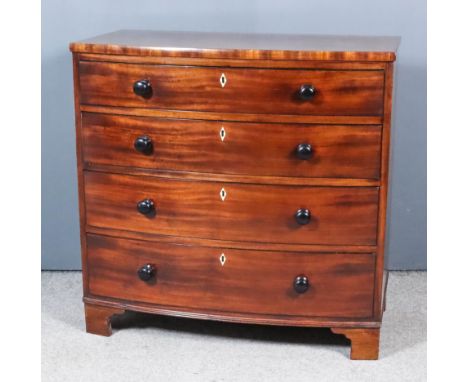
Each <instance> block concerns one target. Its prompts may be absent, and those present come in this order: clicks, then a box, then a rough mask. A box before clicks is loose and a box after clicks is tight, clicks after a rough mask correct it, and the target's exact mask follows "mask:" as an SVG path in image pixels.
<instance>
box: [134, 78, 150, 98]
mask: <svg viewBox="0 0 468 382" xmlns="http://www.w3.org/2000/svg"><path fill="white" fill-rule="evenodd" d="M133 92H134V93H135V94H136V95H138V96H140V97H144V98H149V97H151V95H152V94H153V88H152V87H151V83H150V82H149V80H139V81H136V82H135V83H134V84H133Z"/></svg>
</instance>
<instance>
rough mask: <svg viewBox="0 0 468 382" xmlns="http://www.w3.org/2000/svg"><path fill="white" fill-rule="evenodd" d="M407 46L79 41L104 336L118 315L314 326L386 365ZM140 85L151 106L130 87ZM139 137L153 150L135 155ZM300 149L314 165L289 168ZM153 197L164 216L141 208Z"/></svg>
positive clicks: (245, 39)
mask: <svg viewBox="0 0 468 382" xmlns="http://www.w3.org/2000/svg"><path fill="white" fill-rule="evenodd" d="M398 43H399V38H392V37H356V36H354V37H353V36H305V35H303V36H290V35H248V34H230V33H227V34H226V33H197V32H150V31H118V32H115V33H111V34H108V35H103V36H99V37H96V38H93V39H90V40H87V41H83V42H76V43H72V44H70V49H71V50H72V52H73V68H74V90H75V94H74V95H75V120H76V148H77V162H78V188H79V202H80V230H81V246H82V264H83V290H84V298H83V300H84V302H85V310H86V324H87V330H88V331H89V332H92V333H96V334H101V335H110V333H111V326H110V317H111V316H112V315H113V314H120V313H122V312H124V311H125V310H134V311H141V312H148V313H155V314H164V315H173V316H181V317H191V318H201V319H212V320H221V321H230V322H243V323H255V324H267V325H295V326H321V327H331V328H332V330H333V331H334V332H335V333H340V334H344V335H345V336H347V337H348V338H349V339H350V340H351V347H352V350H351V358H352V359H377V357H378V346H379V333H380V325H381V322H382V313H383V310H384V309H385V286H386V285H385V282H386V281H385V280H386V277H384V275H385V273H384V267H385V230H386V228H387V226H386V221H387V219H388V216H387V195H388V190H389V163H390V128H391V108H392V93H393V75H394V68H393V61H394V60H395V58H396V50H397V46H398ZM221 73H224V74H225V75H226V77H227V84H226V86H225V87H224V88H223V87H221V86H220V83H219V77H220V75H221ZM141 79H149V80H151V83H152V86H153V90H154V91H153V94H152V97H150V98H147V99H143V98H141V97H139V96H136V95H135V94H134V92H133V84H134V82H135V81H137V80H141ZM304 84H311V85H313V86H315V87H316V88H317V93H316V94H315V97H313V98H312V99H311V100H309V101H302V100H300V99H299V97H298V96H297V95H298V90H299V88H300V86H301V85H304ZM221 125H222V126H223V127H224V128H225V131H226V133H227V134H226V139H225V140H224V141H221V140H220V139H219V129H220V127H221ZM141 134H146V135H151V138H152V139H154V143H155V146H154V152H153V153H152V154H151V155H148V156H142V155H141V154H138V155H137V153H136V152H135V151H134V149H133V141H134V139H135V138H136V137H137V136H139V135H141ZM306 141H307V143H310V144H311V145H312V146H313V147H314V149H315V153H314V154H315V156H313V157H312V158H311V159H310V160H309V161H300V162H297V160H296V159H295V157H294V156H293V155H292V154H293V150H294V147H295V146H297V144H298V143H306ZM221 188H224V189H225V190H226V191H227V196H226V199H225V201H224V202H223V201H221V199H220V196H219V193H220V190H221ZM148 197H151V198H153V199H154V202H155V203H156V215H153V216H143V215H141V214H140V213H138V212H137V209H136V203H137V202H138V201H140V200H142V199H144V198H148ZM299 208H302V209H305V208H307V209H309V210H310V213H311V215H312V220H311V222H310V223H309V224H308V225H298V224H297V222H296V220H295V218H294V214H295V213H296V211H297V210H298V209H299ZM221 253H224V254H225V256H226V259H227V261H226V263H225V264H224V265H221V263H220V262H219V257H220V254H221ZM150 261H154V262H155V264H154V265H155V266H157V272H156V275H157V278H156V280H157V282H156V283H153V284H151V283H150V284H146V283H145V282H143V281H141V280H140V279H139V278H138V276H137V274H136V271H137V269H138V268H139V267H141V266H142V265H144V263H145V262H150ZM156 262H157V264H156ZM299 272H301V273H299ZM302 272H307V276H309V280H310V289H309V290H307V291H306V292H305V293H304V294H298V293H297V292H295V291H294V287H293V284H292V282H293V279H294V277H295V276H299V275H301V276H304V274H303V273H302ZM143 276H144V275H143ZM143 276H142V277H143ZM298 290H299V289H298ZM260 302H261V303H260Z"/></svg>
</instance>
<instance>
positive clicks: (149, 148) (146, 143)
mask: <svg viewBox="0 0 468 382" xmlns="http://www.w3.org/2000/svg"><path fill="white" fill-rule="evenodd" d="M133 146H134V147H135V150H136V151H138V152H140V153H142V154H145V155H150V154H151V153H152V152H153V141H152V140H151V138H150V137H148V136H147V135H142V136H141V137H138V138H137V139H135V142H133Z"/></svg>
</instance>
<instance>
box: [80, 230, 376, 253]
mask: <svg viewBox="0 0 468 382" xmlns="http://www.w3.org/2000/svg"><path fill="white" fill-rule="evenodd" d="M85 229H86V232H89V233H92V234H96V235H103V236H110V237H117V238H119V237H121V238H127V239H135V240H141V241H148V242H159V243H168V244H184V245H192V246H202V247H215V248H218V247H225V248H233V249H252V250H258V251H276V252H278V251H281V252H309V253H310V252H320V253H337V252H342V253H372V254H375V251H376V250H377V246H376V245H328V244H296V243H260V242H250V241H232V240H215V239H201V238H196V237H188V236H167V235H161V234H157V233H147V232H139V231H127V230H120V229H115V228H104V227H96V226H90V225H87V226H86V227H85ZM149 245H151V244H149Z"/></svg>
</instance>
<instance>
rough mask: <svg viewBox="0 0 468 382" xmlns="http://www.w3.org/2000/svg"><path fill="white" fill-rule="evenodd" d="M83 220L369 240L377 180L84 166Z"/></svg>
mask: <svg viewBox="0 0 468 382" xmlns="http://www.w3.org/2000/svg"><path fill="white" fill-rule="evenodd" d="M85 199H86V206H87V208H86V217H87V224H88V225H90V226H94V227H101V228H113V229H120V230H127V231H137V232H143V233H150V234H162V235H170V236H186V237H196V238H206V239H216V240H232V241H244V242H266V243H268V242H270V243H295V244H325V245H327V244H330V245H375V243H376V233H377V211H378V188H377V187H295V186H274V185H255V184H235V183H220V182H198V181H182V180H172V179H171V180H167V179H160V178H154V177H145V176H130V175H116V174H104V173H99V172H86V173H85Z"/></svg>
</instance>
